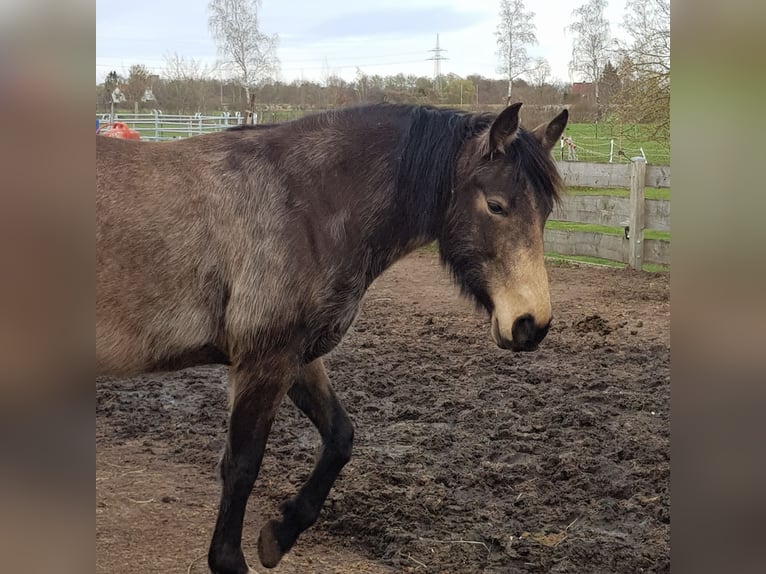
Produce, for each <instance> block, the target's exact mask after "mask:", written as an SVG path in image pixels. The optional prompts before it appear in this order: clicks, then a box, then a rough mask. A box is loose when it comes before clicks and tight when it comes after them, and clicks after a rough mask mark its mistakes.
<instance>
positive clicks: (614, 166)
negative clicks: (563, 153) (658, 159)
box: [556, 161, 630, 188]
mask: <svg viewBox="0 0 766 574" xmlns="http://www.w3.org/2000/svg"><path fill="white" fill-rule="evenodd" d="M556 165H558V168H559V173H561V176H562V177H563V178H564V182H565V183H566V184H567V186H570V187H624V188H628V187H630V167H629V166H628V165H627V164H620V163H586V162H579V161H578V162H575V161H558V162H556Z"/></svg>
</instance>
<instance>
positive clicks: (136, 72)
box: [122, 64, 150, 113]
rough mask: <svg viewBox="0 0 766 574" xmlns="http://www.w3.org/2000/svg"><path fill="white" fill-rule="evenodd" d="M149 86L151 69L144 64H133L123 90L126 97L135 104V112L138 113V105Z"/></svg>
mask: <svg viewBox="0 0 766 574" xmlns="http://www.w3.org/2000/svg"><path fill="white" fill-rule="evenodd" d="M149 87H150V81H149V70H147V69H146V67H145V66H143V65H142V64H134V65H133V66H131V67H130V70H129V71H128V79H127V81H126V82H125V85H124V86H123V90H122V92H123V94H124V95H125V99H126V100H127V101H128V102H129V103H132V104H133V108H134V111H135V113H138V106H139V105H140V103H141V100H142V99H143V97H144V95H146V90H148V89H149Z"/></svg>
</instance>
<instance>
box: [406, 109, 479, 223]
mask: <svg viewBox="0 0 766 574" xmlns="http://www.w3.org/2000/svg"><path fill="white" fill-rule="evenodd" d="M407 120H408V123H407V126H406V129H405V131H404V133H403V134H402V137H401V140H400V142H399V150H398V157H399V158H400V160H399V163H398V165H397V173H396V182H397V185H396V194H397V196H396V198H395V201H396V202H397V204H398V205H401V206H403V208H404V211H405V213H407V214H409V215H410V217H412V218H414V221H412V224H413V225H414V226H415V228H416V229H418V230H419V231H420V233H421V234H423V235H435V234H436V231H437V230H436V228H435V227H434V226H436V225H438V224H439V221H436V220H434V217H433V216H434V214H444V212H445V211H446V208H447V204H448V202H449V199H450V194H451V191H452V189H453V188H454V185H455V175H456V169H457V160H458V154H459V152H460V148H461V146H462V145H463V143H464V142H465V141H466V140H467V139H469V138H470V137H472V136H474V135H476V134H478V133H480V132H481V131H483V130H484V129H486V128H488V127H489V125H490V123H491V117H489V116H486V115H473V114H469V113H466V112H460V111H455V110H449V109H439V108H433V107H414V106H412V107H409V108H408V114H407Z"/></svg>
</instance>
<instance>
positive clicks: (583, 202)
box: [550, 195, 630, 227]
mask: <svg viewBox="0 0 766 574" xmlns="http://www.w3.org/2000/svg"><path fill="white" fill-rule="evenodd" d="M629 215H630V201H629V200H628V198H627V197H612V196H609V195H565V196H564V197H563V198H562V201H561V206H557V207H556V208H555V209H554V210H553V213H552V214H551V216H550V219H554V220H558V221H573V222H578V223H592V224H596V225H608V226H610V227H625V225H627V223H625V222H626V220H627V219H628V217H629Z"/></svg>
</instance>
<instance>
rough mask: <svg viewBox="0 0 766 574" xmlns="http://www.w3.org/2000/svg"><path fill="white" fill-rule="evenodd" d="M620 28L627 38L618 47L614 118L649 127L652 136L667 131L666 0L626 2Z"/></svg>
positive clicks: (667, 43)
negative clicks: (618, 83)
mask: <svg viewBox="0 0 766 574" xmlns="http://www.w3.org/2000/svg"><path fill="white" fill-rule="evenodd" d="M623 27H624V28H625V29H626V31H627V32H628V34H629V35H630V37H631V41H630V42H629V43H627V44H625V43H622V44H620V52H621V56H622V58H621V61H620V66H619V70H618V73H619V75H620V80H621V90H620V92H619V94H618V96H617V108H618V114H619V115H620V116H622V118H623V119H626V120H628V121H633V122H641V123H651V124H653V125H654V126H655V128H656V133H655V136H658V137H661V138H666V137H667V135H668V134H669V131H670V0H640V1H639V0H628V2H627V4H626V11H625V16H624V19H623Z"/></svg>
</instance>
